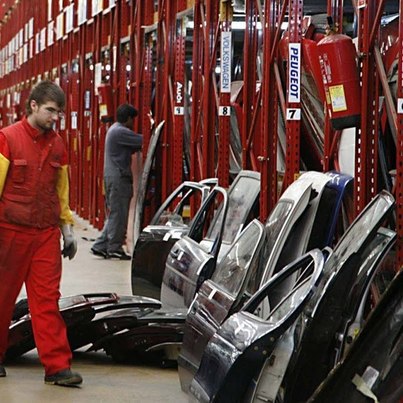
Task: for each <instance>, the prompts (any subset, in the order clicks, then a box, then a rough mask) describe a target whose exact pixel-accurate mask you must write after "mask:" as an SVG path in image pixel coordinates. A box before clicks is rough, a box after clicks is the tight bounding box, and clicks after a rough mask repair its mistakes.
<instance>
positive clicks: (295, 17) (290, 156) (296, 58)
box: [283, 0, 304, 189]
mask: <svg viewBox="0 0 403 403" xmlns="http://www.w3.org/2000/svg"><path fill="white" fill-rule="evenodd" d="M303 4H304V3H303V0H290V3H289V28H288V32H289V38H290V45H291V44H295V46H293V50H292V51H290V52H289V55H288V59H289V60H288V77H287V89H288V90H287V92H288V93H287V116H286V139H287V140H286V141H287V144H286V172H285V177H284V183H283V189H285V188H286V187H287V186H289V185H290V184H291V183H292V182H293V181H294V180H295V179H296V177H297V175H298V174H299V166H300V122H301V120H300V119H301V102H300V90H301V69H300V66H299V67H298V64H299V63H300V62H301V48H300V45H301V34H302V12H303ZM298 47H299V53H298ZM290 71H295V72H297V73H296V74H298V82H293V80H291V79H290V75H291V74H290ZM298 115H299V116H298ZM298 117H299V119H298Z"/></svg>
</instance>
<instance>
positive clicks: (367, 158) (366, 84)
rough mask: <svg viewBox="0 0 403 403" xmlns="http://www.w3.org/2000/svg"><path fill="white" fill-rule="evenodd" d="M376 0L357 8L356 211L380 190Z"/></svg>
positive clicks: (358, 211) (368, 0) (369, 0)
mask: <svg viewBox="0 0 403 403" xmlns="http://www.w3.org/2000/svg"><path fill="white" fill-rule="evenodd" d="M375 11H376V1H375V0H367V2H366V5H365V7H363V8H360V9H359V10H358V11H357V14H358V16H359V32H358V34H359V35H358V39H359V40H358V43H359V51H360V56H361V66H360V67H361V125H360V129H359V131H358V135H357V140H356V160H355V188H354V195H355V211H356V214H358V213H360V212H361V211H362V209H363V208H364V207H365V206H366V204H367V203H368V202H369V201H370V200H371V198H372V197H374V196H375V194H376V193H377V191H378V184H377V176H378V126H379V113H378V106H379V85H378V75H377V72H376V66H375V59H374V56H373V44H372V43H371V36H370V34H371V31H372V24H373V22H374V18H375Z"/></svg>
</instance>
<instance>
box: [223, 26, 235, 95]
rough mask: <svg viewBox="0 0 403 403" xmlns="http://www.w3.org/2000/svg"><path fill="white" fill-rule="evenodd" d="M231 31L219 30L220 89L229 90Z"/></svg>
mask: <svg viewBox="0 0 403 403" xmlns="http://www.w3.org/2000/svg"><path fill="white" fill-rule="evenodd" d="M231 49H232V36H231V32H228V31H223V32H221V76H220V91H221V92H227V93H228V92H231Z"/></svg>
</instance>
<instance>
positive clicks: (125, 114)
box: [116, 104, 138, 124]
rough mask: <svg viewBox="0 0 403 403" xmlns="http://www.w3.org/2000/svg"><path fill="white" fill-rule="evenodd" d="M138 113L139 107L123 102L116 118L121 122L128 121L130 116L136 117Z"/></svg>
mask: <svg viewBox="0 0 403 403" xmlns="http://www.w3.org/2000/svg"><path fill="white" fill-rule="evenodd" d="M137 115H138V111H137V109H136V108H135V107H134V106H132V105H130V104H122V105H119V106H118V109H117V110H116V120H117V121H118V122H119V123H122V124H123V123H126V122H127V120H128V119H129V118H134V117H135V116H137Z"/></svg>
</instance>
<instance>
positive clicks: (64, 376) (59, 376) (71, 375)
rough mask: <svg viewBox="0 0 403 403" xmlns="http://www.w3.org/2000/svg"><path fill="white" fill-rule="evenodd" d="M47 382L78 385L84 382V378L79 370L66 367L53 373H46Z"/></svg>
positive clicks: (49, 383) (50, 383) (47, 383)
mask: <svg viewBox="0 0 403 403" xmlns="http://www.w3.org/2000/svg"><path fill="white" fill-rule="evenodd" d="M45 383H46V385H59V386H78V385H81V384H82V383H83V378H82V377H81V375H80V374H79V373H78V372H72V371H71V370H70V369H64V370H63V371H59V372H56V373H55V374H53V375H45Z"/></svg>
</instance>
